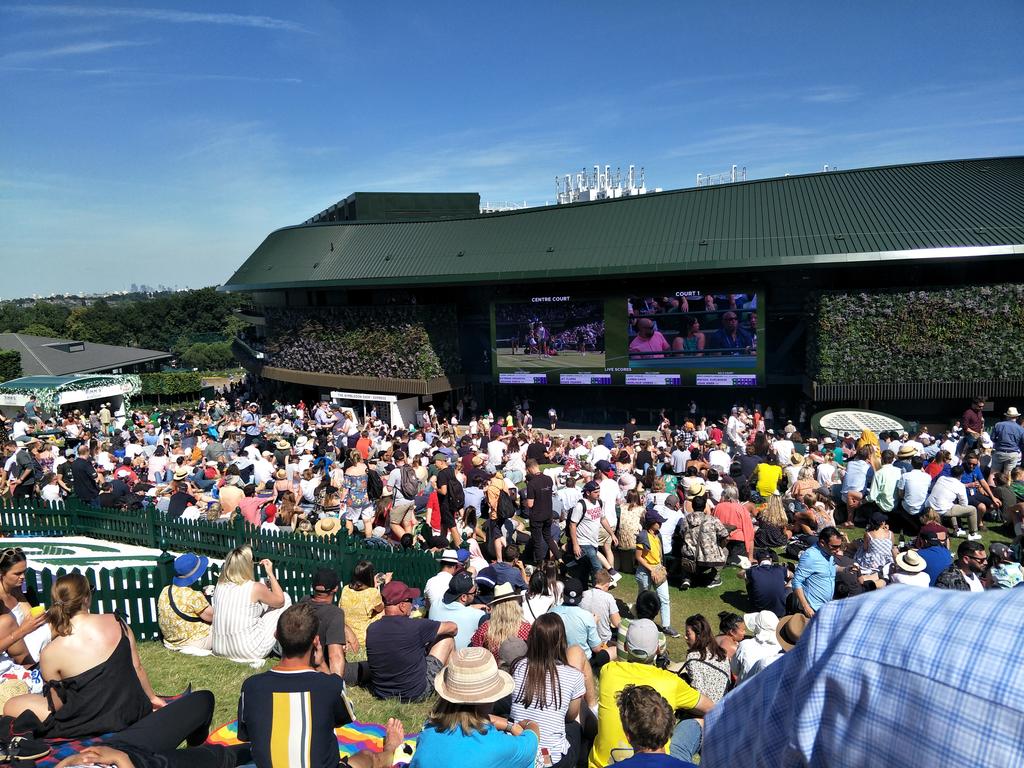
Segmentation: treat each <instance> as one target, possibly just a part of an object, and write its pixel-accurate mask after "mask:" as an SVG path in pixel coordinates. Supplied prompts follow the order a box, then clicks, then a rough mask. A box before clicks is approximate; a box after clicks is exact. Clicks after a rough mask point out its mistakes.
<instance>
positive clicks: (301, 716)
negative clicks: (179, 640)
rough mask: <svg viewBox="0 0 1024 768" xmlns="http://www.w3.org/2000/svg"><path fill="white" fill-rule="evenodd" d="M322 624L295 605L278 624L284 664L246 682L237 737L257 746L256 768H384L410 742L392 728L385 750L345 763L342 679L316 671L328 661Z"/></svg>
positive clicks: (347, 717) (394, 723)
mask: <svg viewBox="0 0 1024 768" xmlns="http://www.w3.org/2000/svg"><path fill="white" fill-rule="evenodd" d="M318 630H319V622H318V620H317V616H316V613H315V612H314V610H313V608H312V607H311V606H310V605H308V604H307V603H299V604H298V605H293V606H291V607H290V608H289V609H288V610H286V611H285V612H284V613H282V614H281V618H280V619H279V620H278V622H277V639H278V642H279V643H280V644H281V663H280V664H278V665H277V666H276V667H274V668H273V669H271V670H270V671H268V672H264V673H262V674H259V675H254V676H253V677H250V678H249V679H248V680H246V681H245V682H244V683H242V693H241V696H240V697H239V699H238V738H239V739H241V740H242V741H248V742H250V743H251V745H252V759H253V762H254V763H255V764H256V766H257V768H339V767H340V766H353V768H384V766H390V765H391V764H392V761H393V759H394V751H395V750H396V749H397V748H398V747H399V746H401V744H402V742H403V741H404V739H405V729H404V728H403V726H402V723H401V721H399V720H395V719H394V718H392V719H391V720H389V721H388V724H387V733H386V736H385V738H384V751H383V752H381V753H378V754H373V753H370V752H365V751H364V752H357V753H356V754H354V755H351V756H350V757H348V758H345V759H341V757H340V756H339V753H338V740H337V737H336V736H335V733H334V729H335V728H337V727H339V726H342V725H345V724H347V723H350V722H352V716H351V714H350V712H349V709H348V707H347V706H346V700H345V698H344V691H345V686H344V682H343V681H342V679H341V678H340V677H338V676H337V675H328V674H324V673H323V672H317V671H316V669H317V666H318V665H319V664H320V660H321V659H322V657H323V648H321V646H320V638H319V635H318Z"/></svg>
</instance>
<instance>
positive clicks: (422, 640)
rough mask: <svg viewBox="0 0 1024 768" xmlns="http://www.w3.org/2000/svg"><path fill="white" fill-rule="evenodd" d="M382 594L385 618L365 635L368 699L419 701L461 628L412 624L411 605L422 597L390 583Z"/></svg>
mask: <svg viewBox="0 0 1024 768" xmlns="http://www.w3.org/2000/svg"><path fill="white" fill-rule="evenodd" d="M380 593H381V599H382V600H383V601H384V616H383V617H382V618H381V619H380V620H378V621H375V622H374V623H373V624H371V625H370V627H369V629H367V631H366V665H365V671H366V672H367V673H368V676H369V683H368V685H369V689H370V693H372V694H373V695H374V696H375V697H377V698H378V699H398V700H399V701H403V702H408V701H423V700H424V699H425V698H427V697H428V696H430V694H431V686H432V685H433V683H434V678H435V677H436V676H437V673H438V672H440V671H441V669H442V667H444V664H445V662H446V661H447V660H448V657H449V656H450V655H451V653H452V651H453V650H454V649H455V635H456V634H457V633H458V631H459V626H458V624H456V623H455V622H453V621H444V622H439V621H432V620H430V619H413V618H410V616H409V614H410V613H412V601H413V600H415V599H417V598H418V597H419V596H420V591H419V590H418V589H413V588H412V587H408V586H406V585H405V584H403V583H402V582H400V581H396V580H391V581H389V582H388V583H387V584H385V585H384V586H383V588H382V589H381V591H380ZM360 666H361V667H362V666H363V665H360Z"/></svg>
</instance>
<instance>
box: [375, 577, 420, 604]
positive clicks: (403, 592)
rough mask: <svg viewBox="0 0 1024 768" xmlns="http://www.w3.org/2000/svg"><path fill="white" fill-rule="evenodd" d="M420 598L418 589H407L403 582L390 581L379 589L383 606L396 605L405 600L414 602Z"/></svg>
mask: <svg viewBox="0 0 1024 768" xmlns="http://www.w3.org/2000/svg"><path fill="white" fill-rule="evenodd" d="M419 596H420V591H419V590H418V589H413V588H412V587H408V586H406V585H405V583H404V582H401V581H394V580H391V581H389V582H388V583H387V584H385V585H384V586H383V587H381V588H380V597H381V600H383V601H384V605H398V604H399V603H404V602H405V601H406V600H414V599H416V598H417V597H419Z"/></svg>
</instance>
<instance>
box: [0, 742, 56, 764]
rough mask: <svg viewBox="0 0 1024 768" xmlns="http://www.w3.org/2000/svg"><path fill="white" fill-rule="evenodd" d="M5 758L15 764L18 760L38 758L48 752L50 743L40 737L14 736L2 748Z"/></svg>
mask: <svg viewBox="0 0 1024 768" xmlns="http://www.w3.org/2000/svg"><path fill="white" fill-rule="evenodd" d="M4 752H5V753H6V759H7V760H8V761H10V762H11V763H15V764H17V762H18V761H19V760H38V759H39V758H41V757H46V756H47V755H48V754H50V745H49V744H47V743H46V742H45V741H42V740H41V739H32V738H27V737H25V736H15V737H14V738H13V739H11V742H10V744H8V745H7V746H6V748H5V749H4Z"/></svg>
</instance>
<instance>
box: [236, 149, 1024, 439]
mask: <svg viewBox="0 0 1024 768" xmlns="http://www.w3.org/2000/svg"><path fill="white" fill-rule="evenodd" d="M349 202H353V204H354V205H356V207H358V202H359V201H358V196H357V197H353V198H352V199H351V200H347V201H345V205H341V204H339V205H337V206H334V207H333V208H331V209H328V211H325V212H322V213H321V214H318V215H317V216H314V217H312V218H311V219H309V220H308V221H307V222H306V223H304V224H300V225H296V226H290V227H284V228H282V229H278V230H276V231H274V232H271V233H270V234H269V235H268V236H267V237H266V239H265V240H264V241H263V242H262V243H261V244H260V246H259V247H258V248H257V249H256V250H255V251H254V252H253V253H252V254H251V255H250V256H249V257H248V258H247V259H246V260H245V261H244V263H243V264H241V266H239V268H238V269H237V270H236V272H235V273H234V274H233V275H232V276H231V277H230V278H228V280H227V282H226V283H225V285H224V286H222V288H221V290H226V291H239V292H244V293H246V294H248V296H249V297H250V299H251V305H250V306H249V307H248V308H247V310H246V312H245V313H244V316H245V317H246V318H247V319H248V320H249V321H250V322H251V323H252V327H251V328H250V329H249V330H248V331H247V332H246V334H245V339H244V341H245V342H246V343H245V344H243V343H241V342H240V343H239V344H237V345H236V348H235V349H236V354H237V356H238V357H239V359H240V360H241V361H242V363H243V365H245V366H246V367H247V368H248V369H249V370H250V371H251V372H252V373H254V374H257V375H259V376H261V377H262V378H263V379H264V380H265V381H267V383H268V385H270V386H274V384H273V383H274V382H278V383H280V384H281V385H285V386H295V385H298V386H304V387H306V388H308V394H307V393H305V392H304V393H303V394H304V396H307V397H326V396H331V397H334V395H333V394H331V392H332V391H333V390H341V392H339V393H338V394H339V395H343V394H345V392H344V391H345V390H347V391H348V393H349V394H351V395H353V396H352V397H349V398H344V397H337V398H335V399H341V400H345V399H351V400H355V399H356V398H355V397H354V395H359V394H360V393H392V394H394V395H398V396H402V395H405V396H408V397H419V398H420V400H419V403H418V406H419V407H426V405H427V404H428V403H430V404H439V405H442V406H443V404H444V403H445V402H449V403H455V402H457V401H458V399H459V397H461V396H468V397H472V398H474V399H476V401H477V402H478V403H480V404H484V403H486V404H487V405H492V406H494V407H495V409H496V410H498V409H501V408H504V407H506V406H507V405H508V404H511V403H519V402H522V400H523V399H524V398H527V399H529V400H531V401H532V402H535V403H538V402H539V403H541V404H543V406H544V407H545V408H546V407H549V406H553V407H555V408H556V409H557V410H558V412H559V414H560V415H561V416H563V418H564V420H565V421H574V420H575V421H580V420H583V421H595V420H596V421H601V422H604V423H608V422H613V421H617V420H622V419H623V418H624V417H625V416H626V414H627V413H629V414H631V415H636V416H638V420H639V421H640V422H641V423H645V424H650V423H657V413H658V410H659V409H660V408H662V407H664V408H667V409H668V410H669V411H670V412H671V411H674V412H675V414H676V415H679V414H680V413H682V412H684V411H683V409H684V408H686V407H687V406H688V404H689V401H690V400H691V399H694V400H697V401H698V402H699V405H700V407H701V408H702V409H705V408H706V409H707V410H705V411H704V412H705V413H707V414H708V415H710V416H712V417H714V416H715V415H717V414H718V413H721V412H725V411H722V410H721V409H722V408H725V409H728V407H729V406H730V405H732V404H736V403H739V402H748V403H753V402H762V403H765V402H775V403H788V404H789V406H790V407H795V404H796V403H797V402H798V400H800V399H802V398H804V397H806V398H808V399H810V400H814V401H816V402H821V403H824V402H829V401H840V400H841V401H844V402H846V401H849V400H851V399H853V400H860V401H862V402H865V403H866V402H867V401H869V400H870V401H872V402H873V403H874V404H875V405H876V407H878V408H879V409H880V410H898V411H899V412H900V413H903V414H904V415H907V416H910V415H912V414H911V413H910V409H913V408H915V407H918V406H920V407H921V408H924V407H934V408H937V409H943V408H944V409H945V411H944V412H946V413H948V412H949V409H950V408H955V407H957V406H956V405H953V404H949V403H947V404H946V405H943V404H942V403H939V402H938V401H939V400H941V399H947V400H950V401H953V400H955V399H958V398H963V397H966V396H970V395H972V394H974V393H981V394H989V395H991V396H993V397H1017V396H1020V395H1024V353H1020V354H1016V353H1013V354H1011V353H1007V354H1003V355H1002V356H1001V357H1000V359H998V360H994V359H983V360H982V361H981V362H980V363H978V364H974V365H968V366H965V365H962V364H960V363H959V362H958V359H957V355H956V354H955V353H959V352H962V351H963V350H964V344H963V341H964V339H965V338H967V337H969V335H970V334H969V329H970V328H971V327H974V325H975V324H976V321H977V319H978V318H979V317H981V316H986V315H987V316H993V317H994V316H997V315H998V316H999V317H1003V316H1004V315H1005V316H1006V322H1005V324H1004V327H1003V329H1002V331H1001V332H1000V333H999V334H996V336H1002V335H1005V336H1006V337H1007V338H1016V337H1018V336H1019V335H1020V333H1024V301H1019V300H1018V298H1019V296H1021V297H1024V260H1022V259H1021V257H1022V256H1024V157H997V158H983V159H968V160H949V161H940V162H927V163H911V164H906V165H893V166H884V167H877V168H862V169H854V170H848V171H838V172H827V173H813V174H804V175H796V176H786V177H780V178H772V179H762V180H755V181H747V182H741V183H736V184H723V185H719V186H711V187H702V188H694V189H680V190H673V191H667V192H660V193H653V194H645V195H639V196H635V197H623V198H619V199H608V200H598V201H592V202H581V203H573V204H569V205H557V206H544V207H537V208H529V209H524V210H516V211H509V212H499V213H492V214H478V213H475V212H471V211H466V213H465V214H464V215H459V213H458V212H457V210H455V209H456V208H457V206H455V205H452V206H442V205H440V204H439V203H438V201H434V202H435V203H437V208H438V211H437V214H436V215H433V216H420V215H418V214H419V213H421V212H423V210H425V209H423V208H418V207H417V206H418V205H419V204H420V202H421V201H419V200H413V199H410V200H407V201H406V200H403V199H402V195H401V194H399V193H389V194H386V195H381V196H380V199H379V200H377V201H376V202H378V203H380V205H378V207H377V208H372V207H370V206H366V207H365V208H360V210H359V211H358V214H357V213H356V212H355V210H354V209H353V211H351V212H350V211H349V206H348V203H349ZM384 202H386V204H387V210H394V211H405V212H412V213H409V214H408V215H403V216H398V215H394V216H392V215H390V214H388V213H387V212H386V211H385V210H384V208H382V207H381V206H382V205H383V204H384ZM462 202H465V201H462ZM441 209H443V210H441ZM414 214H416V215H414ZM992 286H995V287H1000V288H1002V289H1005V290H1003V291H996V290H995V288H992V289H990V287H992ZM1006 290H1009V291H1010V293H1012V294H1013V296H1012V300H1007V301H1005V302H1003V301H1002V299H1001V297H1002V296H1003V294H1004V293H1006ZM911 292H913V294H914V295H913V297H912V298H911V296H910V294H911ZM965 293H966V294H969V295H968V296H967V297H966V298H965V297H964V294H965ZM1018 294H1019V296H1018ZM832 295H835V296H838V297H839V298H838V299H835V300H832V301H831V303H829V302H827V301H826V298H827V297H829V296H832ZM1007 295H1009V294H1007ZM844 297H850V298H849V299H847V298H844ZM705 299H711V300H712V301H711V303H710V305H708V304H707V303H706V302H705ZM716 299H717V301H719V302H723V301H724V302H725V304H721V303H719V304H717V305H716V303H715V300H716ZM730 301H731V302H732V304H731V305H730V304H729V302H730ZM844 302H846V303H845V304H844ZM943 302H946V303H945V304H944V303H943ZM1000 302H1002V303H1000ZM847 306H850V307H853V306H856V307H857V309H856V311H851V310H848V309H847V308H846V307H847ZM1018 306H1020V307H1021V311H1019V312H1018V311H1016V307H1018ZM730 307H731V312H732V314H731V315H728V316H727V311H729V308H730ZM823 307H830V308H831V309H829V310H828V312H825V311H823V310H822V308H823ZM926 308H927V309H926ZM1010 309H1013V311H1012V312H1011V311H1010ZM634 310H635V311H634ZM869 310H879V313H880V315H881V316H880V317H878V316H876V317H874V318H873V319H872V320H871V322H870V323H869V322H868V319H869V318H868V316H867V315H868V311H869ZM954 310H955V312H956V316H955V317H954V316H953V311H954ZM886 313H891V314H886ZM827 314H831V315H832V316H834V317H835V318H837V319H838V320H839V321H840V322H839V323H831V324H830V323H826V322H823V321H822V318H823V317H824V316H825V315H827ZM644 315H646V316H647V318H648V319H647V320H646V321H645V320H644V318H643V317H642V316H644ZM886 317H890V318H892V319H891V320H886ZM896 318H901V320H900V322H899V323H897V322H896V320H895V319H896ZM684 319H685V321H686V323H687V325H686V328H685V329H684V327H683V321H684ZM944 319H948V320H949V321H950V322H948V323H945V324H943V320H944ZM695 320H696V321H698V325H699V328H697V330H699V332H700V334H701V335H702V336H703V340H702V341H698V340H697V339H696V337H687V336H686V334H685V333H684V330H686V329H689V330H690V331H692V330H694V328H695V327H696V326H695V324H694V322H693V321H695ZM926 320H927V321H928V322H927V323H926V322H925V321H926ZM726 321H728V322H729V323H738V324H739V325H741V326H742V327H739V326H736V327H734V328H732V329H730V328H727V327H726V325H725V322H726ZM651 322H656V323H657V331H658V338H659V339H660V340H658V339H655V337H654V336H653V334H652V336H651V337H650V338H651V339H652V341H645V340H644V339H643V338H640V340H639V341H638V342H637V343H635V344H634V340H635V339H636V338H637V337H639V336H640V333H639V326H640V324H641V323H643V330H644V332H645V333H646V332H647V329H648V328H652V327H653V326H651V325H649V323H651ZM990 325H991V323H990ZM896 327H899V328H900V330H901V335H899V336H897V335H896V334H895V333H894V332H893V331H894V329H895V328H896ZM538 329H540V330H539V331H538ZM865 329H870V330H865ZM936 329H938V331H936ZM951 329H957V330H956V333H953V332H952V330H951ZM923 330H927V331H928V333H923V332H922V333H918V331H923ZM534 333H540V334H542V338H541V339H539V340H538V339H536V338H534V336H533V334H534ZM825 334H828V335H827V337H826V336H825ZM958 334H959V335H958ZM883 340H884V341H886V343H887V345H886V346H885V347H884V348H883V347H882V346H881V345H874V346H873V343H874V342H875V341H883ZM538 341H539V342H540V343H538ZM549 341H550V342H551V343H552V344H553V345H554V347H555V348H554V349H553V350H551V349H549V346H550V345H549V343H548V342H549ZM826 342H829V343H826ZM667 343H669V344H671V351H670V352H666V350H665V348H664V347H663V346H662V345H664V344H667ZM531 344H532V345H534V346H533V347H531ZM645 344H647V345H649V346H646V347H645V346H644V345H645ZM697 344H702V345H704V346H697ZM687 345H693V346H687ZM875 346H878V351H876V350H875ZM1003 346H1010V345H1003ZM535 347H539V348H540V349H541V350H543V351H542V352H541V353H540V354H537V349H535ZM883 349H884V351H882V350H883ZM1012 349H1014V350H1015V349H1016V346H1015V345H1012ZM552 351H553V354H551V352H552ZM951 351H952V352H953V353H954V354H952V355H951V354H950V352H951ZM824 352H827V354H824ZM876 358H884V359H885V361H896V362H898V363H899V365H895V366H894V365H888V364H887V365H881V364H878V361H877V360H876ZM893 369H894V370H895V371H896V372H895V373H890V370H893ZM680 372H681V374H682V375H675V374H679V373H680ZM553 385H554V386H553ZM584 388H585V389H584ZM739 388H746V389H745V391H743V390H741V391H737V389H739ZM449 393H450V394H449ZM361 396H362V395H360V397H361ZM917 399H922V400H924V399H927V400H928V403H926V404H923V405H922V404H918V403H914V402H912V401H914V400H917ZM891 401H899V403H900V405H899V406H893V408H886V407H884V406H885V404H886V403H888V402H891ZM1007 404H1009V403H1007ZM959 407H960V408H961V409H962V407H963V406H962V404H960V405H959ZM439 410H440V408H439ZM920 415H921V416H923V417H926V416H928V415H929V414H925V413H924V412H923V411H922V412H921V414H920Z"/></svg>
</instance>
